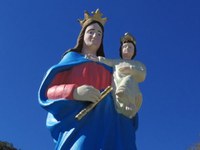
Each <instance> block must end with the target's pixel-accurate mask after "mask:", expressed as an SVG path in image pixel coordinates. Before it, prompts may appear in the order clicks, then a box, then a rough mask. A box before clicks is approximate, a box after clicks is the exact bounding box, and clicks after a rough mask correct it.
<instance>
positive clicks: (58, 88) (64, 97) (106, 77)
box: [39, 9, 138, 150]
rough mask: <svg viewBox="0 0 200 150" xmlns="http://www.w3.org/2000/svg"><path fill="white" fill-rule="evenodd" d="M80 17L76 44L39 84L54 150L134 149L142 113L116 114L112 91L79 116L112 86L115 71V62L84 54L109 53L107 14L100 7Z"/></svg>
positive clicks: (40, 98)
mask: <svg viewBox="0 0 200 150" xmlns="http://www.w3.org/2000/svg"><path fill="white" fill-rule="evenodd" d="M79 21H80V24H81V26H82V29H81V31H80V34H79V37H78V39H77V44H76V46H75V47H74V48H72V49H69V50H67V51H66V52H65V53H64V55H63V57H62V59H61V61H60V62H59V63H58V64H56V65H54V66H52V67H51V68H50V69H49V70H48V71H47V73H46V75H45V77H44V79H43V81H42V83H41V86H40V89H39V103H40V105H41V106H42V107H43V108H44V109H45V110H46V111H47V112H48V116H47V122H46V125H47V127H48V129H49V130H50V132H51V136H52V137H53V139H54V141H55V144H56V146H55V149H56V150H68V149H74V150H100V149H101V150H111V149H114V150H124V149H127V150H128V149H131V150H136V144H135V132H136V130H137V121H138V115H136V116H135V117H133V118H131V119H130V118H128V117H126V116H124V115H123V114H121V113H118V112H117V111H116V109H115V104H114V98H113V96H112V94H111V93H109V94H108V95H106V96H105V97H104V99H103V100H102V101H101V102H99V103H98V104H97V105H96V107H95V108H93V109H92V110H91V111H90V112H89V113H88V114H87V115H86V116H84V117H83V118H82V119H80V120H78V119H76V118H75V116H76V115H77V114H78V113H79V112H80V111H81V110H82V109H84V108H86V107H87V106H88V105H90V104H91V103H95V102H97V101H98V100H99V99H100V97H101V92H102V91H104V90H105V89H106V88H107V87H109V86H111V84H112V74H113V68H112V67H110V66H108V65H106V64H103V63H100V62H95V61H92V60H90V59H87V58H86V57H85V56H86V55H94V56H101V57H105V56H104V48H103V37H104V24H105V22H106V18H102V13H101V12H100V11H99V10H98V9H97V10H96V11H95V12H92V14H90V13H88V12H85V13H84V19H83V20H79ZM44 141H45V140H44Z"/></svg>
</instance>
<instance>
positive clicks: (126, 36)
mask: <svg viewBox="0 0 200 150" xmlns="http://www.w3.org/2000/svg"><path fill="white" fill-rule="evenodd" d="M121 42H122V43H125V42H133V43H134V44H135V45H136V39H135V38H134V37H133V36H132V35H131V34H130V33H128V32H126V33H125V34H124V36H122V37H121Z"/></svg>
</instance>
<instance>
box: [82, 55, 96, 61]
mask: <svg viewBox="0 0 200 150" xmlns="http://www.w3.org/2000/svg"><path fill="white" fill-rule="evenodd" d="M85 58H87V59H90V60H93V61H99V59H98V57H97V56H96V55H92V54H87V55H85Z"/></svg>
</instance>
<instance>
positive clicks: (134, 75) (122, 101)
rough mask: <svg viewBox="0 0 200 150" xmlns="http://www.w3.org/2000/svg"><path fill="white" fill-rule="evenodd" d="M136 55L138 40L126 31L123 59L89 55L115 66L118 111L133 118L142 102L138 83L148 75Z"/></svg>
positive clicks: (114, 79) (123, 41) (114, 83)
mask: <svg viewBox="0 0 200 150" xmlns="http://www.w3.org/2000/svg"><path fill="white" fill-rule="evenodd" d="M135 55H136V41H135V39H134V37H133V36H132V35H130V34H129V33H125V35H124V36H123V37H122V38H121V45H120V57H121V59H107V58H105V57H101V56H99V57H93V56H87V57H88V58H89V59H92V60H94V61H98V62H101V63H104V64H106V65H108V66H111V67H113V70H114V71H113V83H112V86H113V92H112V95H113V98H114V100H115V108H116V110H117V112H118V113H120V114H123V115H125V116H126V117H128V118H132V117H134V116H135V115H136V113H137V112H138V111H139V109H140V107H141V104H142V93H141V91H140V89H139V85H138V83H140V82H143V81H144V80H145V77H146V67H145V65H144V64H142V63H141V62H139V61H135V60H133V58H134V57H135Z"/></svg>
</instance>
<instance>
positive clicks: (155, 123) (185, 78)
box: [0, 0, 200, 150]
mask: <svg viewBox="0 0 200 150" xmlns="http://www.w3.org/2000/svg"><path fill="white" fill-rule="evenodd" d="M199 6H200V1H199V0H137V1H136V0H115V1H113V0H106V1H101V2H100V1H92V2H89V1H86V0H73V1H66V0H59V1H55V0H46V1H44V0H28V1H27V0H18V1H16V0H6V1H3V0H2V1H0V62H1V63H0V72H1V73H0V83H1V84H0V93H1V98H0V99H1V100H0V101H1V104H0V118H1V122H0V140H1V141H9V142H11V143H13V144H14V146H15V147H17V148H20V149H22V150H51V149H53V148H54V143H53V141H52V138H51V137H50V134H49V131H48V130H47V128H46V126H45V120H46V114H47V113H46V112H45V110H43V109H42V108H41V107H40V106H39V104H38V100H37V91H38V88H39V85H40V83H41V80H42V78H43V76H44V74H45V72H46V70H47V69H48V68H49V67H50V66H52V65H54V64H56V63H57V62H58V61H59V60H60V58H61V55H62V53H63V52H64V51H65V50H66V49H68V48H72V47H74V45H75V43H76V39H77V36H78V34H79V31H80V25H79V24H78V23H77V21H76V20H77V19H78V18H83V11H84V10H88V11H90V12H91V11H93V10H95V9H96V8H100V10H101V11H102V12H103V13H104V15H105V16H106V17H108V22H107V24H106V25H105V35H104V36H105V38H104V49H105V52H106V56H107V57H108V58H119V56H118V48H119V38H120V37H121V36H122V35H123V34H124V33H125V32H127V31H128V32H130V33H132V34H133V35H134V36H135V37H136V39H137V48H138V55H137V57H136V59H137V60H140V61H142V62H143V63H144V64H146V66H147V78H146V80H145V82H143V83H142V84H141V85H140V87H141V90H142V93H143V96H144V101H143V105H142V108H141V110H140V112H139V117H140V119H139V129H138V131H137V133H136V134H137V141H136V142H137V146H138V150H184V149H187V148H188V147H190V146H191V145H192V144H194V143H195V142H198V141H199V140H200V137H199V136H200V119H199V116H200V94H199V93H200V91H199V89H200V88H199V84H200V59H199V57H200V9H199Z"/></svg>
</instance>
